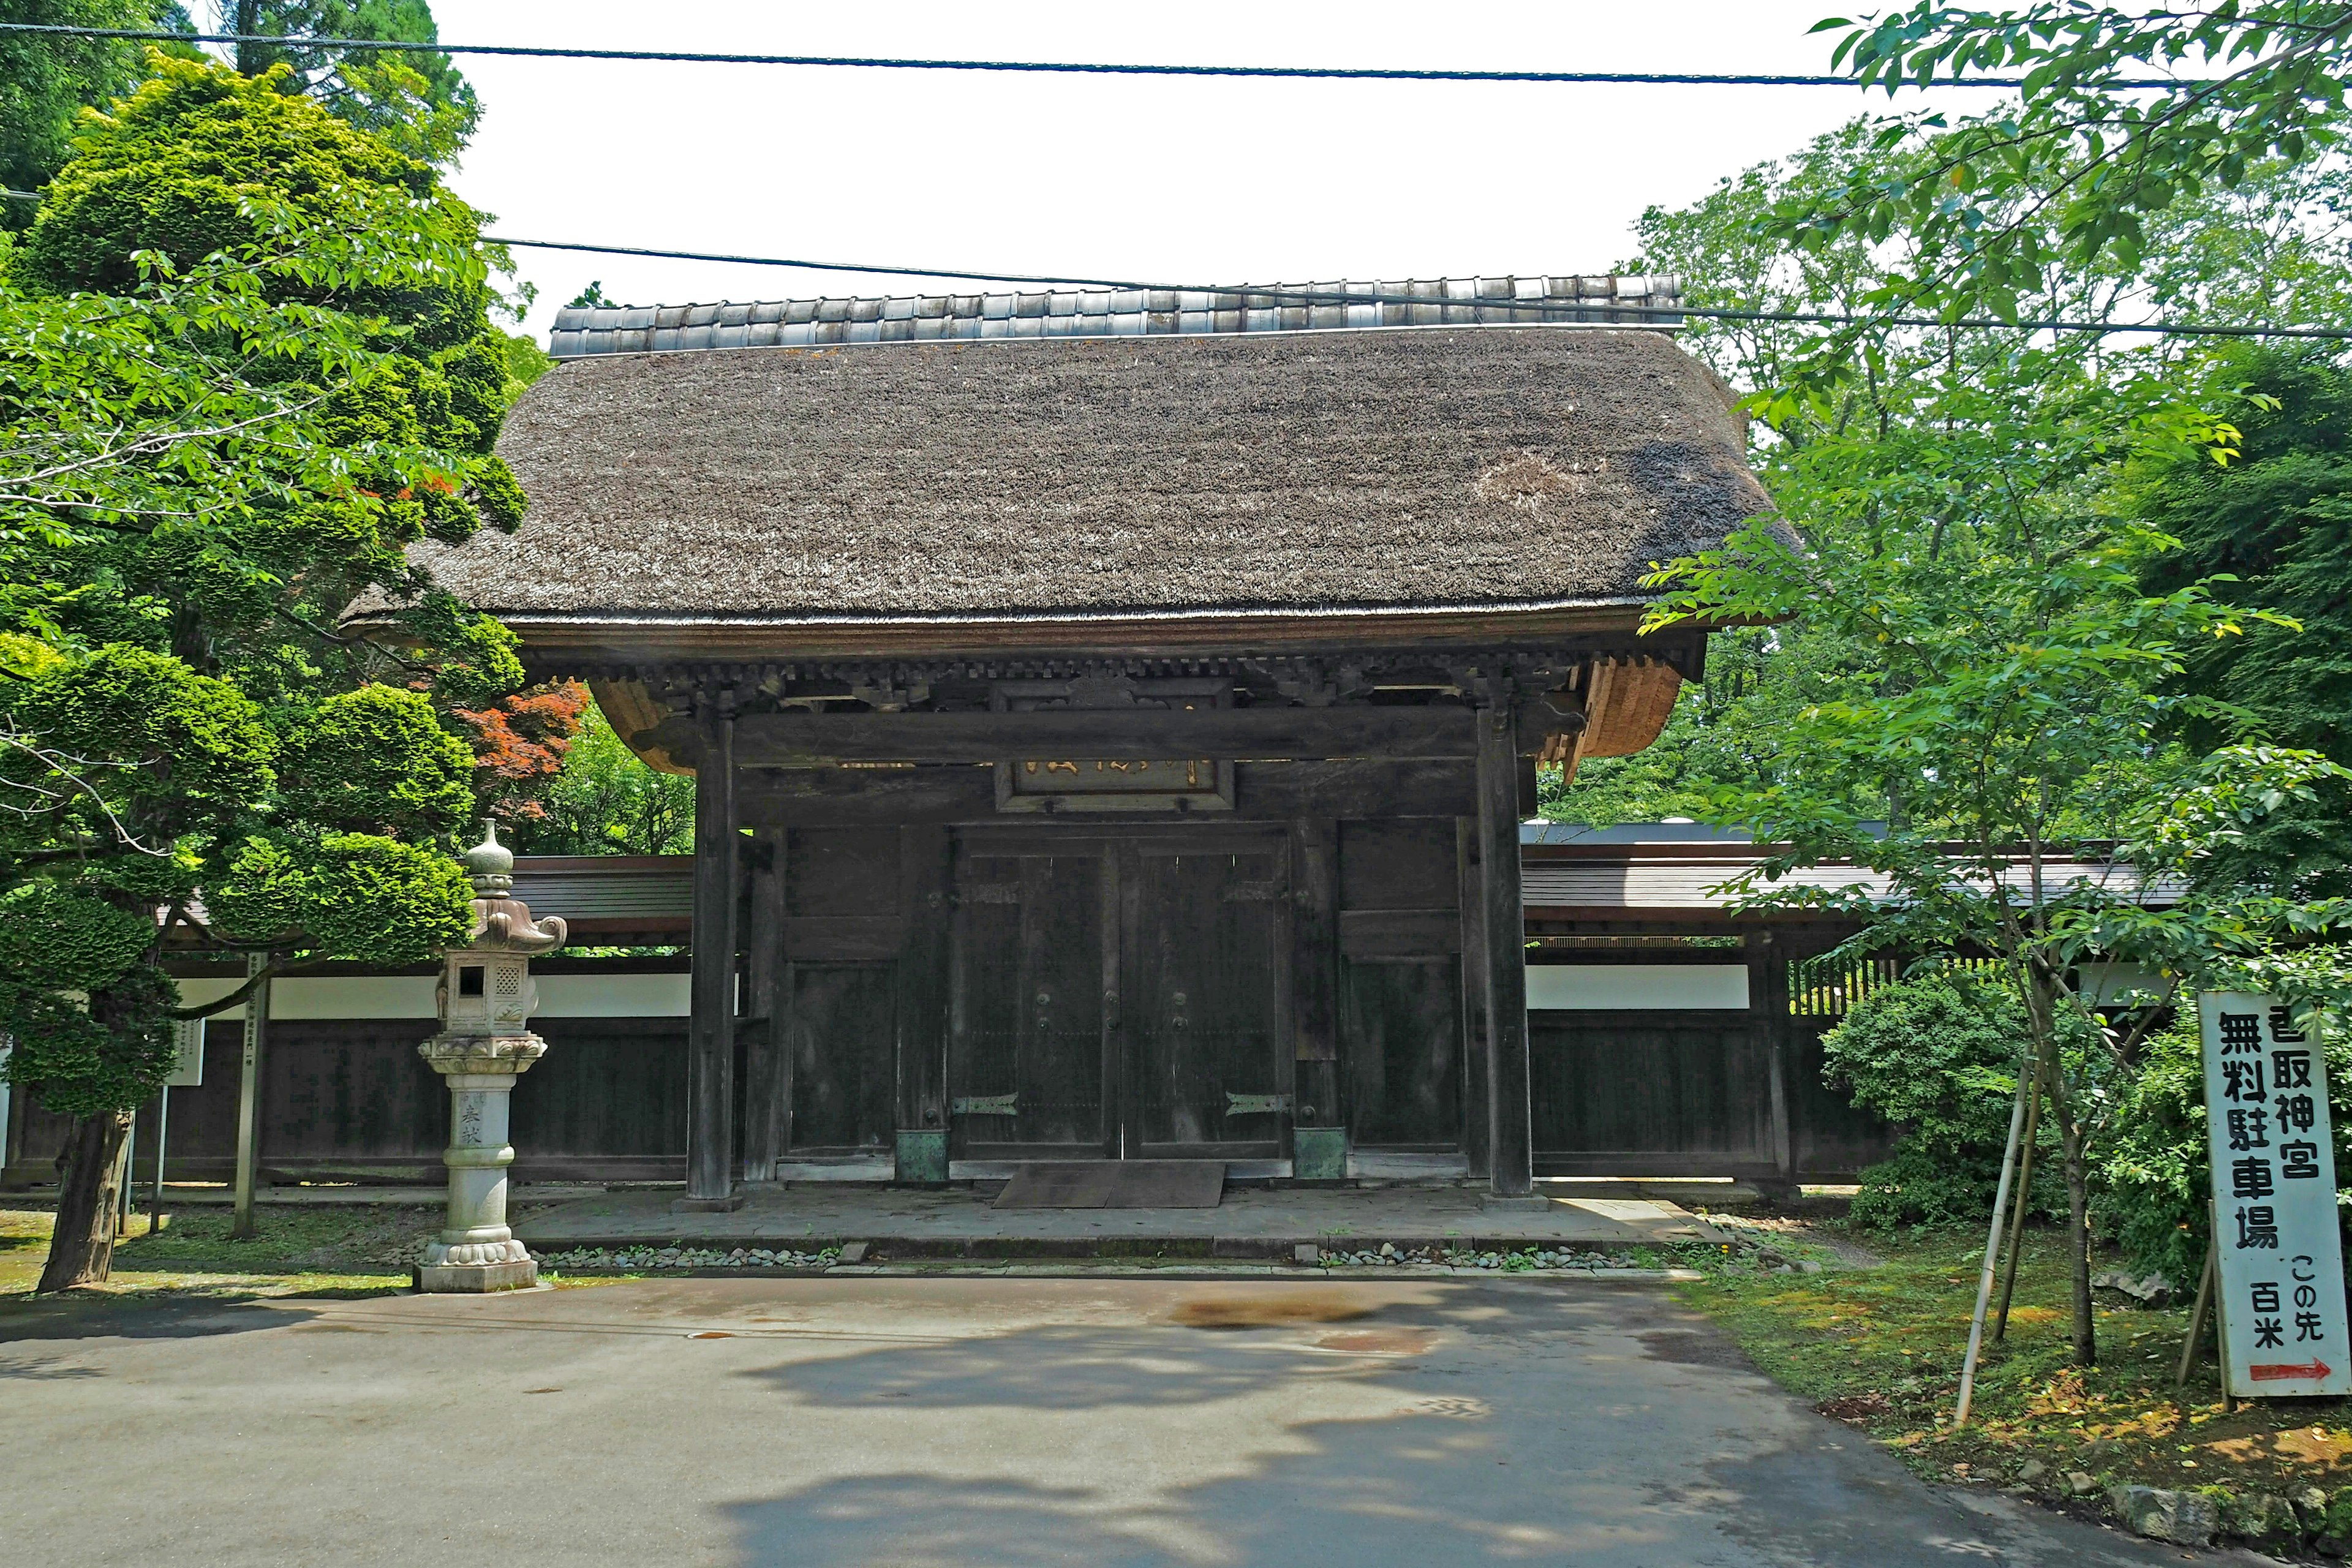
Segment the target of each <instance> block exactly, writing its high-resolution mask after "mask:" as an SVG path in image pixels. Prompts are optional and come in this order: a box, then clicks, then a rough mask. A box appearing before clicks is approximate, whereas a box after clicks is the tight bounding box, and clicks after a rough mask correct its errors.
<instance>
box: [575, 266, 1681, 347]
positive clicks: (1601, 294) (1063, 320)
mask: <svg viewBox="0 0 2352 1568" xmlns="http://www.w3.org/2000/svg"><path fill="white" fill-rule="evenodd" d="M1457 284H1458V285H1460V287H1459V288H1457V287H1455V285H1457ZM1681 299H1682V279H1681V278H1680V277H1679V276H1678V275H1676V274H1674V273H1663V272H1661V273H1594V274H1575V275H1570V274H1543V275H1538V276H1529V277H1527V278H1519V277H1502V278H1484V279H1482V278H1473V279H1388V280H1371V281H1366V280H1361V279H1358V280H1352V281H1349V280H1342V281H1338V282H1321V283H1268V284H1256V285H1249V284H1244V285H1241V286H1238V287H1234V288H1227V289H1160V288H1122V289H1109V288H1088V289H1040V290H1035V291H1030V290H1018V289H1016V290H1013V291H1011V292H997V293H989V292H949V293H937V294H884V295H821V296H815V297H811V298H804V299H798V300H756V301H748V302H738V301H734V300H726V301H719V302H715V303H703V304H693V305H625V306H566V307H564V308H563V309H562V310H559V311H558V312H557V313H556V318H555V321H554V322H553V324H552V326H551V330H550V332H549V335H548V344H549V352H550V353H552V354H554V355H555V357H556V358H558V359H579V358H589V357H597V356H602V355H605V354H623V353H646V352H655V353H659V352H664V351H669V350H688V351H699V350H708V349H719V348H802V347H817V346H824V347H832V346H836V345H847V344H852V343H856V344H865V343H871V342H905V341H912V342H942V341H950V340H952V341H960V342H971V341H985V340H992V339H997V338H1010V339H1016V340H1017V339H1028V338H1073V337H1076V338H1093V337H1224V336H1252V335H1258V334H1265V333H1289V332H1296V331H1379V330H1386V329H1404V328H1410V327H1423V326H1441V327H1457V326H1461V327H1466V326H1490V325H1491V326H1591V325H1608V326H1616V327H1622V328H1628V329H1635V330H1639V329H1644V328H1646V329H1649V330H1652V331H1674V330H1675V328H1677V327H1679V326H1680V325H1681V324H1682V322H1681V319H1680V317H1679V316H1678V315H1675V316H1662V317H1658V318H1656V319H1650V318H1647V317H1644V316H1641V315H1636V316H1634V317H1633V319H1627V315H1626V313H1627V312H1645V311H1653V310H1664V311H1672V310H1675V307H1676V306H1677V305H1678V304H1679V302H1680V300H1681ZM1563 311H1572V312H1574V314H1575V317H1576V319H1574V320H1570V321H1560V320H1557V319H1551V320H1547V319H1544V313H1546V312H1549V313H1551V314H1552V315H1553V316H1555V317H1556V316H1557V314H1558V313H1559V312H1563ZM1430 316H1435V317H1436V318H1437V319H1436V320H1428V319H1426V318H1428V317H1430ZM1496 316H1502V317H1504V318H1505V319H1504V320H1501V321H1496V320H1493V319H1491V318H1494V317H1496ZM1465 317H1466V318H1468V319H1466V320H1465V319H1464V318H1465ZM1481 318H1486V319H1483V320H1482V319H1481ZM1530 318H1533V319H1530Z"/></svg>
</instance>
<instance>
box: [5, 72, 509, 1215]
mask: <svg viewBox="0 0 2352 1568" xmlns="http://www.w3.org/2000/svg"><path fill="white" fill-rule="evenodd" d="M152 67H153V71H154V75H153V77H152V79H151V80H149V81H148V82H147V83H146V84H145V85H144V86H142V88H140V89H139V90H138V91H137V92H136V93H135V94H134V95H133V96H132V97H131V99H130V100H127V101H125V102H124V103H123V104H122V105H121V108H120V110H118V112H116V113H114V114H112V115H110V116H106V117H98V118H94V119H92V120H90V121H87V122H86V129H87V130H88V132H89V134H88V136H87V138H86V140H85V141H84V142H83V151H82V153H81V154H80V156H79V158H77V160H76V161H75V162H74V163H71V164H69V165H68V167H67V168H65V169H64V170H63V171H62V172H61V173H60V174H58V178H57V180H56V181H55V183H54V185H53V189H52V195H51V199H50V200H49V201H48V202H47V203H46V204H45V205H44V207H43V209H42V212H41V216H40V217H39V219H38V221H37V223H36V225H35V226H34V228H33V231H32V232H31V234H30V235H29V236H28V237H26V241H25V243H24V246H23V247H21V249H20V250H19V251H18V252H17V253H16V255H15V257H14V258H12V266H11V268H10V271H9V274H8V277H7V279H5V281H0V795H5V799H6V801H7V802H8V803H9V804H11V805H16V806H17V807H19V808H20V809H19V810H18V811H16V812H15V813H12V814H10V815H9V816H5V817H0V867H5V872H6V875H5V878H0V889H6V890H7V891H6V893H5V896H6V897H8V898H9V899H11V900H20V899H21V900H32V902H31V903H28V904H27V906H26V907H27V909H31V908H33V907H34V906H35V905H37V906H38V907H39V908H40V909H43V910H60V911H68V912H71V913H73V914H74V918H75V919H77V920H79V921H82V922H83V923H82V925H81V926H78V927H75V928H74V929H77V930H81V929H87V930H88V931H97V932H101V933H103V932H109V931H110V932H112V933H113V935H114V937H116V938H118V939H119V942H118V943H117V945H116V946H115V947H113V948H110V949H108V950H107V952H109V954H110V957H111V958H122V957H123V952H124V949H125V947H127V945H128V944H129V943H130V941H131V937H130V933H131V931H133V930H134V929H135V930H136V931H138V932H139V941H138V943H137V946H136V948H135V950H132V951H131V952H130V955H129V957H128V959H126V960H125V962H126V963H128V967H126V968H122V969H121V971H120V973H115V974H113V975H112V976H111V977H106V978H100V977H96V976H93V975H90V974H83V975H81V976H80V977H79V978H77V977H75V976H74V975H72V974H70V973H68V971H67V970H66V969H65V968H63V967H61V966H60V962H59V960H58V957H57V956H56V955H55V954H52V953H50V952H47V951H46V949H47V948H49V947H55V948H56V949H57V950H58V952H60V953H70V952H73V951H75V950H74V949H73V948H72V946H71V944H70V943H68V942H65V940H64V939H63V938H62V937H56V936H51V935H47V934H45V935H44V936H43V940H42V942H41V944H40V945H39V946H35V945H33V944H31V943H29V942H28V943H26V944H23V945H20V946H18V947H15V948H11V947H9V946H8V945H6V943H5V942H0V996H5V1006H6V1009H7V1016H8V1018H9V1019H10V1020H13V1022H9V1023H0V1027H9V1028H11V1029H12V1030H13V1031H14V1032H15V1033H16V1036H17V1038H18V1041H19V1046H18V1049H17V1051H16V1054H15V1055H14V1056H13V1057H12V1058H11V1059H10V1062H9V1068H8V1070H9V1073H10V1076H11V1077H12V1078H13V1079H16V1080H17V1081H20V1082H26V1083H32V1084H35V1085H37V1086H38V1088H39V1089H40V1092H41V1094H42V1097H43V1100H44V1101H45V1103H47V1104H48V1105H50V1106H51V1107H52V1108H54V1109H58V1110H69V1111H70V1112H71V1113H73V1114H76V1115H82V1116H92V1117H95V1116H99V1115H101V1114H106V1115H119V1114H120V1113H121V1112H123V1111H126V1110H128V1109H129V1108H131V1106H134V1105H136V1104H138V1103H139V1102H140V1101H141V1100H143V1099H145V1098H146V1097H147V1096H148V1095H151V1094H152V1092H153V1091H154V1089H155V1085H156V1082H157V1081H158V1079H159V1077H160V1075H161V1073H162V1072H163V1070H164V1068H165V1067H166V1066H167V1065H168V1061H169V1053H168V1048H167V1047H168V1039H167V1038H165V1037H166V1036H167V1035H168V1028H167V1026H168V1023H169V1016H168V1014H169V1010H170V1009H171V1008H172V1007H173V1005H175V1000H174V994H173V990H172V987H171V984H170V982H169V981H168V979H167V978H166V977H165V976H164V975H163V971H162V969H161V967H160V958H161V953H162V943H163V940H164V939H165V938H166V936H167V935H168V936H171V937H173V938H175V939H179V940H183V941H184V940H187V939H189V938H190V937H191V936H193V940H194V942H196V943H197V944H198V945H200V946H204V947H208V948H211V949H214V950H215V951H217V950H222V949H226V950H230V951H239V950H242V951H246V952H258V953H262V954H266V955H267V956H268V962H269V963H270V964H271V966H272V967H273V969H274V968H282V967H284V966H286V965H289V964H293V963H305V962H310V961H313V960H317V959H322V958H329V957H343V958H352V959H361V960H366V961H370V962H374V963H415V962H417V961H419V960H421V959H424V958H426V957H428V956H430V955H431V954H433V953H435V952H438V951H440V950H442V949H444V948H446V947H447V946H449V945H451V944H452V943H455V942H461V941H463V940H465V938H466V936H467V932H468V931H469V929H470V925H471V909H470V897H471V889H470V888H469V887H468V886H467V882H466V880H465V878H464V876H463V874H462V871H461V869H460V868H459V867H458V865H457V862H456V861H455V860H454V859H453V858H451V853H450V852H451V850H452V849H453V848H454V847H455V846H456V835H457V833H458V832H459V831H460V830H461V829H462V828H463V826H464V825H465V824H466V822H467V819H468V818H469V817H470V816H473V815H475V813H476V812H477V811H478V810H479V809H480V807H481V805H482V800H481V796H482V795H484V794H488V795H492V796H495V795H496V794H497V792H498V790H499V789H500V788H502V787H503V785H502V784H500V782H499V780H498V779H497V778H496V777H495V776H494V774H493V773H487V772H484V771H483V770H480V769H478V767H477V765H476V762H477V759H476V757H475V755H474V752H473V749H472V748H471V747H469V746H468V744H467V730H466V728H465V727H464V725H463V723H462V721H459V720H458V719H457V715H456V712H455V710H454V707H453V705H454V704H456V703H458V702H471V703H481V702H491V701H497V700H502V699H503V698H504V697H505V696H506V695H507V694H508V693H510V692H511V691H513V690H514V689H515V688H516V687H518V686H519V685H520V682H521V674H522V672H521V668H520V663H519V662H518V660H517V659H516V657H515V652H514V647H515V644H514V638H513V637H512V635H511V634H510V633H509V632H508V631H507V630H506V629H505V628H504V627H502V626H499V625H498V624H497V623H496V622H494V621H491V620H489V619H488V618H487V617H485V616H480V615H478V614H477V613H475V612H473V611H471V610H469V609H467V607H466V606H464V605H461V604H459V603H458V602H457V600H455V599H454V598H452V597H450V596H449V595H447V594H446V593H444V592H441V591H439V590H437V589H436V588H434V587H433V586H432V585H431V584H429V583H427V582H425V581H424V580H423V579H422V578H421V577H419V576H418V575H417V574H415V572H414V571H413V570H412V569H411V568H410V567H409V565H408V563H407V562H406V559H405V557H404V553H403V546H404V545H405V544H407V543H409V542H413V541H415V540H417V539H421V538H424V537H426V536H428V535H430V536H433V537H437V538H442V539H446V540H452V541H457V540H463V539H464V538H466V537H467V536H468V535H469V534H471V533H472V532H473V531H475V530H476V529H478V528H479V527H481V526H484V525H485V524H488V525H491V526H500V527H509V528H510V527H512V526H514V525H515V523H516V522H517V521H520V515H521V510H522V496H521V494H520V489H519V488H518V487H517V486H516V484H515V480H514V476H513V475H512V473H511V472H509V470H508V469H507V468H506V466H505V464H504V463H502V462H500V461H499V459H498V458H496V457H495V456H494V455H493V453H492V451H491V446H492V443H493V442H494V441H495V440H496V438H497V435H498V430H499V422H500V420H501V418H502V417H503V414H504V410H505V408H506V406H507V405H508V403H509V401H510V399H511V396H512V395H513V392H514V390H515V386H516V380H515V378H514V376H513V375H512V374H510V373H509V365H510V363H512V361H513V354H512V351H511V347H510V344H509V342H508V341H507V338H506V336H505V334H504V333H502V332H499V331H496V330H494V329H493V328H491V327H490V325H489V323H488V319H487V315H486V310H487V307H488V303H489V301H490V300H491V298H492V294H491V291H490V289H488V284H487V281H486V279H487V277H488V266H487V259H486V258H485V257H484V256H483V255H482V253H481V252H480V251H479V249H478V246H477V243H476V237H477V236H478V230H479V218H478V216H477V215H476V214H474V213H473V212H472V211H471V210H470V209H468V208H467V207H465V205H463V204H462V203H460V202H458V201H457V199H456V198H455V197H454V196H452V195H449V194H448V192H447V191H446V190H445V189H443V188H442V187H441V186H440V185H439V184H438V183H437V181H436V179H435V177H434V175H433V174H432V171H431V169H430V168H429V167H428V166H427V165H426V164H425V163H421V162H419V161H417V160H416V159H415V158H413V157H411V156H409V155H408V154H406V153H404V152H402V151H400V150H399V149H397V148H395V147H394V146H392V145H390V144H388V143H387V142H384V141H383V140H381V139H379V138H377V137H375V136H373V135H371V134H369V133H368V132H365V131H363V130H361V129H357V128H355V127H354V126H353V125H352V124H350V123H346V122H345V121H342V120H338V119H336V118H335V117H333V116H332V115H331V114H329V113H328V112H327V111H326V110H323V109H321V108H320V106H319V105H318V104H317V103H314V102H311V101H310V100H307V99H305V98H302V97H299V96H290V95H289V93H288V92H287V90H285V89H286V87H287V84H288V80H289V78H288V77H287V76H286V75H285V74H284V73H283V72H282V71H281V72H279V73H278V74H275V75H271V76H267V77H264V78H261V79H244V78H239V77H238V76H236V74H234V73H232V72H229V71H226V70H224V69H221V68H217V67H214V66H209V65H205V64H200V63H194V62H187V61H175V60H164V59H157V60H154V61H152ZM100 911H103V913H100ZM63 919H64V915H63V914H60V915H59V916H58V920H63ZM56 923H57V921H51V922H50V924H51V925H55V924H56ZM24 929H25V930H26V931H28V932H31V931H40V932H44V933H46V932H47V927H45V926H43V925H41V924H40V922H37V921H29V920H28V921H26V923H25V927H24ZM77 991H79V992H86V993H87V994H88V1002H87V1005H84V1004H83V1003H82V1002H80V1001H79V1000H78V999H77V998H76V997H75V996H74V995H73V994H72V993H74V992H77ZM159 1042H160V1043H159ZM92 1190H95V1188H93V1189H92Z"/></svg>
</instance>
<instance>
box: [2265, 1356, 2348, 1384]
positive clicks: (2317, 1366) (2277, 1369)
mask: <svg viewBox="0 0 2352 1568" xmlns="http://www.w3.org/2000/svg"><path fill="white" fill-rule="evenodd" d="M2327 1372H2328V1366H2327V1363H2326V1362H2324V1361H2322V1360H2320V1359H2319V1358H2318V1357H2317V1356H2313V1357H2312V1358H2311V1359H2310V1360H2309V1361H2307V1362H2270V1363H2264V1364H2261V1365H2256V1366H2250V1367H2248V1368H2247V1369H2246V1375H2247V1376H2248V1377H2251V1378H2252V1379H2253V1380H2254V1381H2255V1382H2256V1383H2276V1382H2277V1381H2278V1380H2279V1379H2281V1378H2283V1377H2291V1378H2295V1379H2298V1380H2300V1379H2303V1378H2309V1379H2311V1380H2312V1381H2313V1382H2314V1383H2316V1382H2318V1381H2319V1380H2320V1379H2321V1378H2323V1377H2326V1375H2327Z"/></svg>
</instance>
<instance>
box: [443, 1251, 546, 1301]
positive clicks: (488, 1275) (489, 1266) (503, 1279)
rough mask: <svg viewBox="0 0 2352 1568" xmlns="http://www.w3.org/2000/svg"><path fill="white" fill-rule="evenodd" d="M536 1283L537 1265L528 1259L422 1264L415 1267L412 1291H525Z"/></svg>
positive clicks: (477, 1292)
mask: <svg viewBox="0 0 2352 1568" xmlns="http://www.w3.org/2000/svg"><path fill="white" fill-rule="evenodd" d="M538 1283H539V1265H538V1264H537V1263H535V1262H533V1261H532V1260H531V1259H530V1258H524V1259H523V1260H522V1261H521V1262H520V1263H423V1264H419V1265H417V1268H416V1288H417V1289H419V1290H423V1291H425V1292H426V1293H427V1294H434V1295H437V1294H443V1293H458V1292H469V1293H473V1294H477V1295H478V1294H480V1293H481V1292H483V1291H486V1290H528V1289H530V1288H531V1287H532V1286H534V1285H536V1284H538Z"/></svg>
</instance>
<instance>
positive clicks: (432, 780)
mask: <svg viewBox="0 0 2352 1568" xmlns="http://www.w3.org/2000/svg"><path fill="white" fill-rule="evenodd" d="M473 766H474V757H473V753H472V752H470V751H468V750H467V747H466V743H465V742H463V741H461V740H459V739H458V738H457V736H455V735H453V734H451V733H450V732H449V731H447V730H446V729H444V728H442V725H441V719H440V716H439V715H438V714H437V713H436V712H435V711H434V710H433V704H432V703H431V702H430V701H429V700H427V699H426V698H425V695H424V693H422V692H418V691H404V690H402V689H398V688H396V687H391V686H362V687H361V688H360V689H358V690H356V691H339V692H336V693H335V694H333V695H332V696H331V697H328V698H326V699H324V700H321V701H320V703H319V704H318V705H317V706H316V707H314V708H312V709H311V710H310V711H309V712H307V713H305V714H303V715H302V717H301V719H300V720H299V722H298V724H297V725H296V726H295V727H294V728H293V729H292V731H291V732H290V733H289V735H288V736H287V742H286V762H285V770H286V784H285V787H284V788H283V790H282V791H281V792H280V795H279V806H278V809H279V816H280V819H281V820H287V821H296V822H301V823H304V824H308V825H310V826H318V827H321V828H326V829H329V830H331V831H340V832H362V831H368V830H374V831H379V832H382V833H385V834H389V835H392V836H394V837H403V838H407V839H411V840H415V841H422V842H425V843H431V842H432V841H434V840H435V839H436V838H440V837H443V836H445V835H446V834H448V833H450V832H452V831H453V830H455V829H456V828H457V827H458V826H462V825H463V824H464V823H465V821H466V819H467V816H468V815H469V814H470V813H471V812H472V810H473V805H474V792H473V784H472V773H473Z"/></svg>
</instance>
